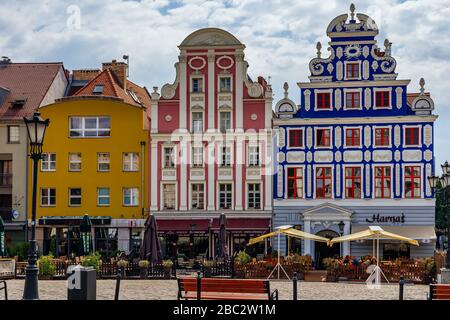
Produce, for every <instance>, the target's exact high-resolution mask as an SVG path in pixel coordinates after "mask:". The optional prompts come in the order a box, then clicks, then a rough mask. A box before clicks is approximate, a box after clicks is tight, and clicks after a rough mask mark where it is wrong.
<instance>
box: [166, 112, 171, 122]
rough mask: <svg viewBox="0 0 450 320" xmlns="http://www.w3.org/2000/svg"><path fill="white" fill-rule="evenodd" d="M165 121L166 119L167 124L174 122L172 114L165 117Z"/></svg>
mask: <svg viewBox="0 0 450 320" xmlns="http://www.w3.org/2000/svg"><path fill="white" fill-rule="evenodd" d="M164 119H165V120H166V121H167V122H170V121H172V116H171V115H170V114H168V115H166V116H165V117H164Z"/></svg>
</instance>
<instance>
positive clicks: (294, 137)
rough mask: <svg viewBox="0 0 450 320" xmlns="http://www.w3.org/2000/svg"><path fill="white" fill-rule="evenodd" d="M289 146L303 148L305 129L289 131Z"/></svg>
mask: <svg viewBox="0 0 450 320" xmlns="http://www.w3.org/2000/svg"><path fill="white" fill-rule="evenodd" d="M289 146H290V147H303V129H291V130H289Z"/></svg>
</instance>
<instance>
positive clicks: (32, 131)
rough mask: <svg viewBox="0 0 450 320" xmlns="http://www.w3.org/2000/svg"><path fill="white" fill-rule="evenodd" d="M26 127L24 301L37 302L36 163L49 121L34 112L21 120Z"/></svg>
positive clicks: (39, 156)
mask: <svg viewBox="0 0 450 320" xmlns="http://www.w3.org/2000/svg"><path fill="white" fill-rule="evenodd" d="M23 120H24V122H25V125H26V126H27V133H28V139H29V143H30V154H29V156H30V158H31V159H32V160H33V193H32V199H31V206H32V207H31V239H30V240H29V243H30V248H29V251H28V264H27V266H26V268H25V288H24V291H23V299H24V300H38V299H39V291H38V273H39V268H38V266H37V264H36V263H37V249H36V198H37V172H38V163H39V160H40V159H41V157H42V145H43V143H44V137H45V130H46V129H47V127H48V124H49V123H50V120H49V119H47V120H43V119H42V118H41V117H40V114H39V112H35V113H34V114H33V116H32V117H30V118H25V117H24V118H23Z"/></svg>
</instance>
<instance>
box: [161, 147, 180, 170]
mask: <svg viewBox="0 0 450 320" xmlns="http://www.w3.org/2000/svg"><path fill="white" fill-rule="evenodd" d="M166 149H172V162H173V166H171V167H169V166H166ZM161 150H162V152H161V167H162V168H165V169H175V168H176V167H177V163H176V146H175V145H163V146H162V148H161Z"/></svg>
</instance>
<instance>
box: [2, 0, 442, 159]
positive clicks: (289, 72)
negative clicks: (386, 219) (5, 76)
mask: <svg viewBox="0 0 450 320" xmlns="http://www.w3.org/2000/svg"><path fill="white" fill-rule="evenodd" d="M0 3H1V4H2V19H1V20H0V54H1V55H7V56H9V57H11V58H12V59H13V61H50V60H53V61H63V62H64V63H65V66H66V67H67V68H68V69H73V68H85V67H98V66H99V65H100V63H101V62H103V61H107V60H111V59H114V58H116V59H118V58H120V57H122V55H123V54H129V55H130V73H131V78H132V79H133V80H135V81H136V82H138V83H141V84H143V85H145V86H147V87H149V88H151V87H152V86H155V85H156V86H159V87H161V86H162V85H163V84H164V83H166V82H172V81H173V78H174V76H175V70H174V68H173V65H174V63H175V62H176V60H177V56H178V48H177V45H179V44H180V43H181V41H182V40H183V39H184V38H185V37H186V36H187V35H189V34H190V33H191V32H192V31H194V30H195V29H198V28H202V27H213V26H214V27H221V28H225V29H227V30H228V31H230V32H231V33H233V34H235V35H236V37H237V38H239V39H240V40H241V41H242V42H243V43H245V44H246V46H247V49H246V59H247V61H248V62H249V64H250V69H249V73H250V75H251V76H252V77H253V78H256V76H258V75H263V76H265V77H267V76H269V75H270V76H271V78H272V84H273V87H274V90H275V94H276V97H275V99H278V98H280V97H281V96H282V94H281V93H282V85H283V82H284V81H288V83H289V84H290V88H291V89H290V95H291V97H292V98H293V99H294V100H295V101H297V103H298V100H299V93H298V90H297V89H296V85H295V84H296V82H298V81H307V77H308V75H309V70H308V62H309V60H310V59H311V58H312V57H314V56H315V52H316V49H315V44H316V42H317V41H321V42H322V44H323V49H322V52H323V53H325V52H326V43H327V42H328V40H329V39H328V38H327V37H326V34H325V31H326V27H327V25H328V23H329V22H330V21H331V20H332V19H333V18H334V17H335V16H337V15H339V14H342V13H345V12H347V10H348V6H349V3H350V2H348V1H342V0H341V1H338V0H334V1H326V2H322V3H323V5H319V4H318V2H317V1H316V0H301V1H298V0H272V1H269V0H264V1H262V0H222V1H220V0H141V1H133V0H128V1H120V0H110V1H108V2H106V1H105V2H103V1H102V2H93V1H89V0H80V1H58V0H35V1H27V2H26V4H25V3H24V2H22V1H20V2H19V1H17V2H12V1H8V2H6V0H0ZM355 4H356V6H357V8H356V9H357V12H363V13H367V14H369V15H370V16H371V17H372V18H373V19H374V20H375V21H376V23H377V24H378V26H379V28H380V35H379V37H378V41H379V42H380V46H382V43H383V41H384V38H385V37H388V38H389V40H390V41H391V42H392V43H393V47H392V50H393V56H394V57H395V58H396V59H397V62H398V67H397V72H398V73H399V78H402V79H411V80H412V82H411V85H410V88H409V90H410V91H417V90H418V81H419V79H420V77H424V78H425V80H426V82H427V84H426V89H427V90H429V91H430V92H431V94H432V96H433V98H434V100H435V104H436V113H437V114H439V115H440V118H439V119H438V121H437V124H436V129H437V133H436V139H435V140H436V149H437V150H436V156H437V164H438V163H440V162H443V161H444V159H450V148H448V145H449V143H450V138H449V136H450V135H449V134H448V133H449V132H448V130H446V128H445V124H446V123H448V122H450V113H448V112H445V111H444V110H445V108H448V107H449V105H450V103H449V102H448V101H450V90H448V86H449V80H448V74H449V72H450V60H449V59H448V57H449V56H450V30H449V28H448V17H449V16H450V0H418V1H411V0H410V1H400V0H398V1H396V0H370V1H369V0H361V1H358V2H357V3H355ZM70 5H77V6H79V8H80V10H81V26H80V29H79V30H69V29H68V28H67V23H66V22H67V19H68V18H69V17H70V16H69V14H67V12H66V10H67V8H68V7H69V6H70Z"/></svg>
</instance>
